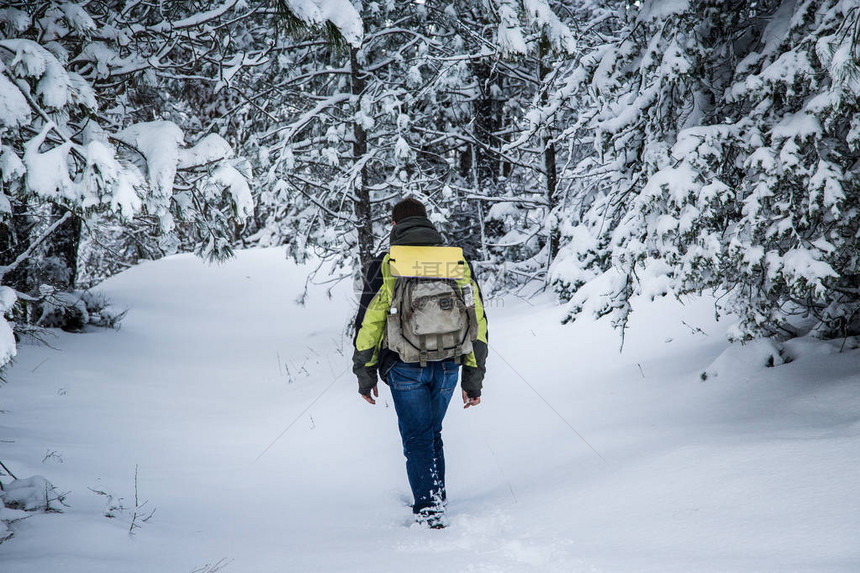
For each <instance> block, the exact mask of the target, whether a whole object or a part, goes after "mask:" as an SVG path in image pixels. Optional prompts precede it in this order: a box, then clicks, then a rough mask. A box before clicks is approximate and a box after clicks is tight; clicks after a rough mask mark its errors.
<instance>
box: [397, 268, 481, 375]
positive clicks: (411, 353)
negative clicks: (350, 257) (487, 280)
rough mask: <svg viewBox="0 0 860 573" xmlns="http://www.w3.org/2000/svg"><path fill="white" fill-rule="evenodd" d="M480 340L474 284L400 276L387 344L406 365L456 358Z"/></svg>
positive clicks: (468, 352) (425, 363) (456, 359)
mask: <svg viewBox="0 0 860 573" xmlns="http://www.w3.org/2000/svg"><path fill="white" fill-rule="evenodd" d="M477 338H478V321H477V318H476V316H475V296H474V293H473V292H472V287H471V285H465V286H463V287H460V286H459V285H458V284H457V281H456V280H454V279H445V278H426V277H404V276H400V277H396V278H395V283H394V296H393V298H392V302H391V309H390V311H389V314H388V320H387V324H386V332H385V344H386V345H387V347H388V348H389V349H391V350H393V351H394V352H396V353H397V354H398V355H399V356H400V360H402V361H403V362H418V363H420V364H421V366H426V365H427V362H433V361H437V360H445V359H448V358H453V359H454V360H455V361H456V362H457V363H459V362H460V358H461V357H462V356H463V355H464V354H470V353H471V352H472V342H473V341H474V340H477Z"/></svg>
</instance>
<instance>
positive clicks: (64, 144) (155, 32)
mask: <svg viewBox="0 0 860 573" xmlns="http://www.w3.org/2000/svg"><path fill="white" fill-rule="evenodd" d="M183 4H187V3H179V2H176V3H171V4H168V3H164V6H163V9H162V10H156V11H153V10H151V9H150V7H146V6H141V5H139V4H138V3H131V4H128V3H124V2H98V3H88V4H76V3H70V2H19V3H15V2H12V3H7V4H6V5H5V7H4V8H3V9H2V10H0V146H2V147H0V182H2V196H0V218H2V221H0V222H2V229H0V243H2V244H0V263H2V266H0V277H2V281H3V285H4V286H2V287H0V288H2V299H3V310H4V312H9V311H10V310H11V309H12V307H13V303H14V299H15V298H16V297H17V298H19V299H23V300H25V301H33V302H39V301H44V300H45V299H46V297H47V296H51V295H53V294H54V292H55V289H57V288H59V289H69V288H72V287H74V285H75V279H76V275H77V274H78V269H77V261H78V246H79V242H80V236H81V225H82V224H83V225H86V226H88V227H97V226H100V225H102V224H103V222H104V220H105V218H106V217H111V218H114V219H115V220H117V221H123V222H130V221H132V220H137V221H140V220H149V221H151V222H152V227H153V228H154V229H156V230H157V233H158V237H159V240H160V242H161V244H162V245H164V246H165V248H167V249H170V248H171V246H172V245H176V244H179V243H180V242H182V241H184V242H185V244H187V245H191V246H193V247H194V248H195V250H197V251H198V252H199V253H200V254H201V255H203V256H206V257H209V258H219V257H222V256H224V255H227V254H229V249H230V239H231V233H232V225H233V222H234V221H241V220H243V219H244V218H246V217H247V216H249V215H251V214H252V211H253V204H252V200H251V193H250V187H249V184H248V182H249V179H250V172H249V170H248V168H247V165H246V163H245V162H244V161H243V160H242V159H239V158H236V157H235V154H234V153H233V150H232V148H231V146H230V145H229V144H228V143H227V141H225V140H224V138H223V137H221V136H219V135H218V134H216V133H209V134H207V135H201V136H192V137H190V138H189V139H193V140H196V141H195V142H194V145H192V146H190V147H189V146H187V145H186V137H187V136H186V134H185V133H184V131H183V129H182V128H180V127H179V126H178V125H177V124H176V123H175V122H173V121H168V120H164V119H157V114H156V115H154V116H153V119H152V120H151V121H138V122H130V120H133V119H134V117H135V113H133V112H128V108H129V107H133V106H136V105H140V104H141V103H142V102H140V101H137V102H135V101H134V100H135V98H136V97H140V96H141V94H142V93H143V91H145V90H143V89H142V88H145V87H146V86H148V85H156V84H157V83H158V81H159V80H160V79H162V78H165V77H169V78H170V79H172V80H177V81H178V80H179V79H181V76H183V75H187V74H190V73H191V72H192V71H193V70H194V69H196V68H195V65H194V64H193V63H190V62H189V58H190V59H191V60H194V59H195V58H200V59H202V60H206V57H207V55H209V54H212V53H214V52H216V51H217V49H218V46H220V37H219V36H218V34H217V33H216V31H215V30H214V29H213V27H212V26H213V25H214V24H215V23H216V22H218V21H219V19H220V18H222V17H223V16H224V15H225V14H227V13H228V12H229V11H230V10H233V9H234V8H235V7H236V5H237V2H235V1H233V2H227V3H225V4H222V5H219V6H218V7H216V8H214V9H212V10H210V11H208V12H202V13H197V12H196V11H195V10H193V9H192V8H193V7H190V6H187V5H186V6H183ZM183 10H184V11H185V12H184V14H183ZM174 17H175V18H176V19H169V18H174ZM180 39H182V40H183V41H182V42H180V41H179V40H180ZM50 306H51V305H47V304H35V305H30V306H28V307H27V310H26V311H23V312H19V313H18V314H17V320H24V321H38V320H39V319H40V318H43V317H44V313H45V312H46V309H47V308H48V307H50ZM34 313H35V314H34ZM3 327H4V329H5V328H7V325H6V323H5V322H4V323H3ZM5 348H7V349H8V352H6V353H5V354H4V355H3V356H0V364H2V363H4V362H5V361H6V360H7V359H8V358H9V356H10V355H11V353H12V352H14V345H13V346H11V347H10V346H8V345H7V346H6V347H5Z"/></svg>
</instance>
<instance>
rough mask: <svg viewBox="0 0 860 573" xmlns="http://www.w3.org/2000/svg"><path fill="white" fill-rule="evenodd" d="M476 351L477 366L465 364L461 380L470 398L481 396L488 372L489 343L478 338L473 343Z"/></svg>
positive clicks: (461, 385)
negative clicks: (485, 375)
mask: <svg viewBox="0 0 860 573" xmlns="http://www.w3.org/2000/svg"><path fill="white" fill-rule="evenodd" d="M472 346H473V350H474V353H475V362H476V363H477V364H478V366H477V367H472V366H463V375H462V378H461V380H460V387H461V388H463V390H464V391H465V392H466V396H468V397H469V398H479V397H480V396H481V388H482V387H483V385H484V374H486V373H487V353H488V349H487V345H486V344H485V343H483V342H481V341H480V340H476V341H475V342H474V343H473V344H472Z"/></svg>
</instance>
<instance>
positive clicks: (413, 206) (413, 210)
mask: <svg viewBox="0 0 860 573" xmlns="http://www.w3.org/2000/svg"><path fill="white" fill-rule="evenodd" d="M426 216H427V209H425V208H424V204H423V203H421V201H419V200H418V199H415V198H414V197H407V198H406V199H402V200H401V201H398V203H397V204H396V205H394V207H393V208H392V209H391V218H392V219H394V224H395V225H396V224H397V223H399V222H400V221H402V220H403V219H405V218H407V217H426Z"/></svg>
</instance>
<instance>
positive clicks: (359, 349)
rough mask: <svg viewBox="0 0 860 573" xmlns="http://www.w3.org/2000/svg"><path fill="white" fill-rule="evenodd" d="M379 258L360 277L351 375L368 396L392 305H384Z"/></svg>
mask: <svg viewBox="0 0 860 573" xmlns="http://www.w3.org/2000/svg"><path fill="white" fill-rule="evenodd" d="M382 261H383V258H382V257H377V258H376V259H374V260H372V261H371V262H370V264H369V265H368V267H367V269H366V271H365V273H364V277H363V279H364V280H363V289H362V293H361V301H360V302H359V307H358V313H357V314H356V317H355V338H354V339H353V347H354V351H353V355H352V371H353V373H355V375H356V377H357V378H358V391H359V393H361V394H365V395H368V394H370V391H371V390H372V389H373V387H374V386H376V384H377V381H378V375H377V363H378V360H379V346H380V344H381V342H382V335H383V334H384V332H385V321H386V317H387V314H388V307H389V306H390V305H391V301H386V300H385V299H386V296H385V294H386V291H385V289H384V288H382V287H383V277H382Z"/></svg>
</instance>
